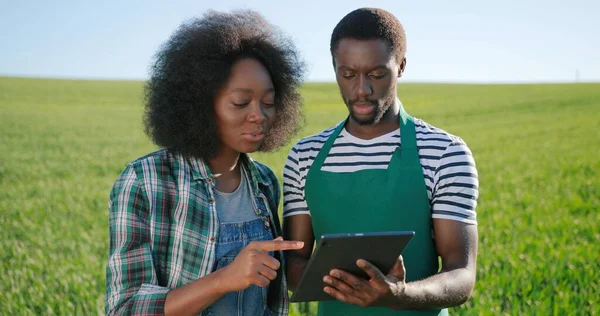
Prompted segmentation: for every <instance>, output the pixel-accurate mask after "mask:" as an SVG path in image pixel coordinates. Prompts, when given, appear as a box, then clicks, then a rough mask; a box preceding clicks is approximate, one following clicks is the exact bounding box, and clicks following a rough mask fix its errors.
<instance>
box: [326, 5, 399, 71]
mask: <svg viewBox="0 0 600 316" xmlns="http://www.w3.org/2000/svg"><path fill="white" fill-rule="evenodd" d="M344 38H352V39H357V40H372V39H381V40H383V41H385V42H386V43H387V44H388V47H389V50H390V53H392V54H393V55H394V56H396V61H397V62H401V61H402V59H403V58H404V55H405V54H406V34H405V32H404V27H403V26H402V24H401V23H400V21H398V19H397V18H396V17H395V16H394V15H393V14H392V13H390V12H388V11H386V10H383V9H378V8H360V9H356V10H354V11H352V12H350V13H348V14H347V15H346V16H344V17H343V18H342V19H341V20H340V22H338V24H337V25H336V26H335V28H334V29H333V32H332V34H331V41H330V43H329V49H330V51H331V56H333V55H334V53H335V50H336V49H337V47H338V44H339V42H340V41H341V40H342V39H344Z"/></svg>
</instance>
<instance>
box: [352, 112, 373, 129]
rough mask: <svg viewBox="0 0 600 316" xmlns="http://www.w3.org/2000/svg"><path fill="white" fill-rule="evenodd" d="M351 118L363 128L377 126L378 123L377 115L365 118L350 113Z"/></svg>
mask: <svg viewBox="0 0 600 316" xmlns="http://www.w3.org/2000/svg"><path fill="white" fill-rule="evenodd" d="M350 116H351V117H352V120H353V121H354V122H356V123H358V125H361V126H368V125H375V124H377V123H378V121H377V120H376V116H375V115H368V116H363V115H356V114H354V113H350Z"/></svg>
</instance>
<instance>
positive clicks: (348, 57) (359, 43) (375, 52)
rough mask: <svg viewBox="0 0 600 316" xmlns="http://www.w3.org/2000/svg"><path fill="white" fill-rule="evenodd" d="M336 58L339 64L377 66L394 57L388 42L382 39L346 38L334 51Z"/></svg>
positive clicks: (386, 62)
mask: <svg viewBox="0 0 600 316" xmlns="http://www.w3.org/2000/svg"><path fill="white" fill-rule="evenodd" d="M333 57H334V59H335V61H336V64H337V65H338V66H341V65H346V66H350V67H353V66H352V65H355V66H356V65H364V66H369V67H376V66H377V65H386V64H388V63H389V62H390V61H391V60H392V59H393V58H392V54H391V52H390V51H389V46H388V44H387V43H386V42H385V41H383V40H381V39H372V40H360V39H352V38H345V39H342V40H341V41H340V42H339V45H338V47H337V49H336V50H335V52H334V56H333Z"/></svg>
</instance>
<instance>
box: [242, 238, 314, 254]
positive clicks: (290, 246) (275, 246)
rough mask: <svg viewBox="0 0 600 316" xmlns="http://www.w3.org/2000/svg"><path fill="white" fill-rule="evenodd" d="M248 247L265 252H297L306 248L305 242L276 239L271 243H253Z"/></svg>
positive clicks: (270, 241)
mask: <svg viewBox="0 0 600 316" xmlns="http://www.w3.org/2000/svg"><path fill="white" fill-rule="evenodd" d="M278 238H279V237H278ZM248 247H251V248H252V249H256V250H260V251H263V252H269V251H279V250H296V249H302V247H304V242H302V241H290V240H282V239H281V240H278V239H274V240H269V241H253V242H251V243H250V244H249V245H248Z"/></svg>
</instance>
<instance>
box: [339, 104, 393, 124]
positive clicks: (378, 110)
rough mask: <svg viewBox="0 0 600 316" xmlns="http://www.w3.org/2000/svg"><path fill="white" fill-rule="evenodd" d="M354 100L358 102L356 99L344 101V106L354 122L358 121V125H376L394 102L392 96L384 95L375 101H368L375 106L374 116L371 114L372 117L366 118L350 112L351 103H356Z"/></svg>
mask: <svg viewBox="0 0 600 316" xmlns="http://www.w3.org/2000/svg"><path fill="white" fill-rule="evenodd" d="M356 102H358V101H352V102H350V101H345V103H346V106H347V107H348V109H349V110H350V116H351V117H352V119H353V120H354V121H355V122H356V123H358V125H361V126H367V125H377V124H378V123H379V122H380V121H381V119H382V118H383V116H384V115H385V113H386V112H387V111H388V110H389V109H390V107H391V106H392V105H393V104H394V99H393V98H392V97H386V98H384V99H381V100H377V101H368V102H369V103H371V104H372V105H373V107H374V108H375V109H374V111H375V116H373V117H372V118H367V119H362V118H358V117H356V116H355V115H354V113H352V104H353V103H356ZM360 102H363V101H360Z"/></svg>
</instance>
